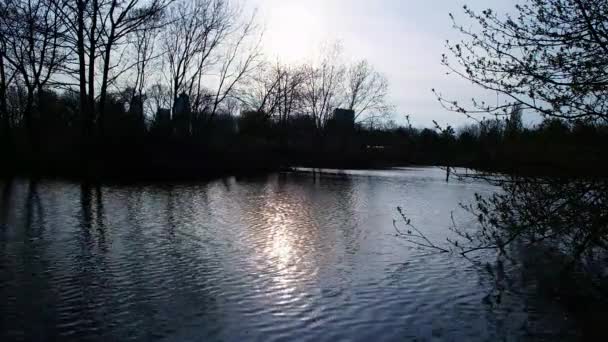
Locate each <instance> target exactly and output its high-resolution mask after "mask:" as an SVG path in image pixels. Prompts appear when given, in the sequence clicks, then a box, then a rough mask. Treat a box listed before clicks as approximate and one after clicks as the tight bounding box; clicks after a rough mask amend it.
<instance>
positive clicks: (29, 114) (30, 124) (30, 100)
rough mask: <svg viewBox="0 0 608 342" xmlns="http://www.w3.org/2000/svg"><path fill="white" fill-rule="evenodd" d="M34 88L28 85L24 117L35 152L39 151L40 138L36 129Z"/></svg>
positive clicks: (31, 147)
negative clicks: (37, 136)
mask: <svg viewBox="0 0 608 342" xmlns="http://www.w3.org/2000/svg"><path fill="white" fill-rule="evenodd" d="M33 112H34V88H33V87H31V86H28V87H27V98H26V102H25V112H24V113H23V117H24V119H25V130H26V132H27V140H28V143H29V144H30V149H31V152H33V153H34V154H35V153H37V152H38V143H37V142H38V140H37V139H36V132H35V129H34V125H35V123H34V117H33Z"/></svg>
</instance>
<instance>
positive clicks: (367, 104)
mask: <svg viewBox="0 0 608 342" xmlns="http://www.w3.org/2000/svg"><path fill="white" fill-rule="evenodd" d="M345 87H346V89H345V93H346V94H345V97H346V103H347V104H346V108H347V109H351V110H353V111H355V120H359V119H360V118H361V117H363V116H365V117H366V118H365V119H364V120H369V119H372V118H375V117H376V116H378V115H384V114H386V113H387V112H388V110H389V108H390V107H389V105H388V104H387V99H386V98H387V96H388V80H387V79H386V77H385V76H384V75H382V74H380V73H379V72H377V71H375V70H374V68H373V67H372V66H371V65H370V64H369V62H368V61H367V60H361V61H359V62H356V63H354V64H352V65H350V66H349V67H348V70H347V72H346V82H345Z"/></svg>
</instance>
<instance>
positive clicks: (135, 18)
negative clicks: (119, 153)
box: [91, 0, 171, 136]
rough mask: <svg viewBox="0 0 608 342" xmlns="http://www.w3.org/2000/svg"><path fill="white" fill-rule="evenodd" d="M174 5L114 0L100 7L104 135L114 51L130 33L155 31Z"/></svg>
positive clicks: (166, 1)
mask: <svg viewBox="0 0 608 342" xmlns="http://www.w3.org/2000/svg"><path fill="white" fill-rule="evenodd" d="M170 2H171V1H170V0H147V1H146V0H111V1H108V2H107V3H104V4H103V5H102V6H101V7H100V10H101V13H102V14H103V21H102V24H103V26H102V30H103V69H102V79H101V89H100V95H99V127H100V129H101V132H102V136H103V126H104V115H105V103H106V98H107V93H108V85H109V83H110V80H109V72H110V68H111V67H112V52H113V51H114V49H115V48H116V47H117V45H119V44H121V43H123V41H124V40H125V38H126V37H127V36H128V35H129V34H131V33H134V32H139V31H148V32H149V31H150V30H152V29H153V28H154V26H155V25H154V24H151V23H153V22H154V21H155V20H156V19H157V18H158V17H159V16H160V15H161V13H162V11H163V10H164V9H165V8H166V6H167V5H168V4H169V3H170ZM149 33H150V32H149ZM138 62H140V61H139V60H138V61H137V62H136V65H138V66H141V65H142V64H140V63H138ZM129 66H131V65H129ZM91 83H92V82H91Z"/></svg>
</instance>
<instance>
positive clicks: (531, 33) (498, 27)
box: [439, 0, 608, 123]
mask: <svg viewBox="0 0 608 342" xmlns="http://www.w3.org/2000/svg"><path fill="white" fill-rule="evenodd" d="M607 11H608V3H607V2H606V1H603V0H545V1H532V0H530V1H526V2H525V3H524V4H522V5H521V6H518V7H517V13H516V14H515V15H513V16H512V15H505V16H501V15H499V14H497V13H496V12H495V11H493V10H491V9H487V10H484V11H482V12H481V13H478V12H475V11H473V10H472V9H470V8H468V7H465V13H466V14H467V15H468V16H469V17H470V18H471V19H472V20H473V21H474V22H477V23H478V25H476V26H471V25H469V24H467V25H466V26H462V25H458V24H456V23H455V24H454V25H455V27H456V29H458V30H459V31H460V32H461V33H462V34H463V35H464V40H462V41H461V42H459V43H457V44H449V43H448V48H449V49H450V51H451V55H452V57H451V58H450V57H449V56H447V55H444V59H443V61H444V64H445V65H446V66H448V67H449V68H450V69H451V70H452V72H454V73H456V74H458V75H460V76H462V77H464V78H465V79H467V80H469V81H471V82H473V83H474V84H477V85H479V86H480V87H482V88H484V89H486V90H489V91H491V92H495V93H498V94H499V95H502V97H503V98H504V99H505V101H504V102H502V103H497V104H490V103H486V102H481V101H474V102H473V108H465V107H464V106H462V105H459V104H458V102H454V101H447V100H445V99H444V98H443V97H442V96H441V95H439V98H440V100H442V102H443V103H444V104H445V105H446V106H447V107H449V108H450V109H453V110H456V111H460V112H463V113H465V114H469V115H470V114H476V113H492V114H495V113H498V114H501V115H509V112H510V110H511V107H512V104H513V103H517V104H519V105H520V106H521V109H522V110H532V111H535V112H538V113H540V114H541V115H543V116H548V117H555V118H561V119H567V120H575V119H582V120H596V121H602V122H604V123H605V122H608V111H607V109H608V93H607V92H606V87H607V86H608V68H606V65H607V64H608V25H607V17H606V15H605V13H606V12H607Z"/></svg>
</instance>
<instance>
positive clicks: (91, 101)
mask: <svg viewBox="0 0 608 342" xmlns="http://www.w3.org/2000/svg"><path fill="white" fill-rule="evenodd" d="M97 8H98V3H97V0H93V14H92V16H91V29H90V32H89V51H88V53H89V92H88V110H89V116H90V117H91V123H92V122H93V121H94V120H95V58H96V56H95V54H96V53H97V39H95V35H96V34H97Z"/></svg>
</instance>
